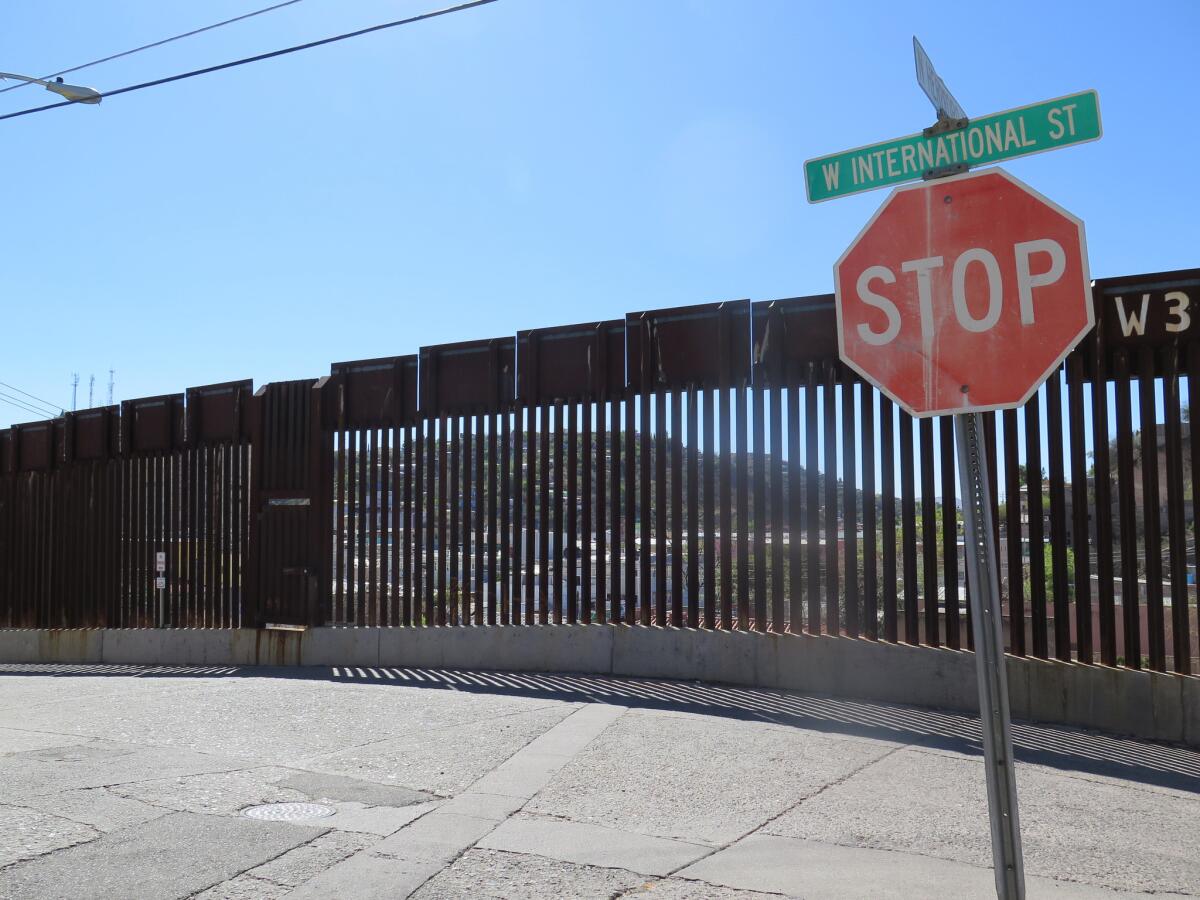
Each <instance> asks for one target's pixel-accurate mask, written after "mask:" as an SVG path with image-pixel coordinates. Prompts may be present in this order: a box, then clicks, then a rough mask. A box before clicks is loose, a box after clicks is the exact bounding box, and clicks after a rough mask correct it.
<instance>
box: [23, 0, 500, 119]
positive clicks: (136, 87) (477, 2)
mask: <svg viewBox="0 0 1200 900" xmlns="http://www.w3.org/2000/svg"><path fill="white" fill-rule="evenodd" d="M495 2H496V0H471V2H470V3H460V4H459V5H458V6H448V7H446V8H444V9H435V10H432V11H431V12H427V13H421V14H420V15H416V16H409V17H408V18H407V19H397V20H396V21H394V22H384V23H383V24H382V25H372V26H371V27H369V28H360V29H359V30H358V31H349V32H347V33H345V34H338V35H334V36H333V37H327V38H322V39H321V40H319V41H309V42H308V43H307V44H297V45H296V46H294V47H285V48H284V49H282V50H272V51H271V52H270V53H260V54H259V55H258V56H248V57H246V58H245V59H235V60H233V61H232V62H227V63H221V64H220V65H216V66H208V67H206V68H203V69H193V70H192V71H191V72H181V73H180V74H178V75H168V76H167V77H166V78H156V79H154V80H153V81H144V82H142V83H141V84H131V85H129V86H128V87H123V88H117V89H116V90H112V91H102V92H100V97H101V98H104V97H115V96H117V95H118V94H128V93H130V92H131V91H140V90H143V89H145V88H150V87H157V86H158V85H160V84H169V83H170V82H172V81H182V80H183V79H185V78H194V77H195V76H197V75H207V74H209V73H210V72H219V71H221V70H222V69H232V68H233V67H234V66H244V65H246V64H247V63H253V62H261V61H263V60H265V59H274V58H275V57H277V56H285V55H287V54H289V53H296V52H299V51H300V50H311V49H312V48H313V47H321V46H324V45H325V44H332V43H335V42H337V41H344V40H348V39H349V38H353V37H359V36H361V35H364V34H371V33H372V32H375V31H383V30H384V29H385V28H395V27H397V26H398V25H411V24H412V23H413V22H421V21H423V20H425V19H433V18H436V17H437V16H445V15H448V14H450V13H454V12H461V11H463V10H466V9H472V8H474V7H476V6H485V5H487V4H488V3H495ZM74 104H75V101H73V100H63V101H62V102H60V103H48V104H46V105H45V106H34V107H31V108H30V109H22V110H18V111H17V112H11V113H7V114H6V115H3V116H0V121H3V120H4V119H15V118H17V117H18V116H27V115H29V114H30V113H37V112H45V111H46V110H48V109H58V108H59V107H60V106H73V105H74Z"/></svg>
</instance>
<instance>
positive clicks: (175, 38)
mask: <svg viewBox="0 0 1200 900" xmlns="http://www.w3.org/2000/svg"><path fill="white" fill-rule="evenodd" d="M299 2H300V0H286V2H285V3H276V4H275V5H274V6H267V7H264V8H263V9H256V10H255V11H254V12H248V13H246V14H245V15H241V16H234V17H233V18H232V19H226V20H225V21H223V22H214V23H213V24H212V25H205V26H204V27H203V28H194V29H192V30H191V31H185V32H184V33H183V34H176V35H174V36H172V37H169V38H163V39H162V40H161V41H155V42H154V43H152V44H143V45H142V46H141V47H134V48H133V49H132V50H123V51H122V52H120V53H114V54H113V55H112V56H105V57H103V58H101V59H93V60H92V61H91V62H85V63H83V64H82V65H79V66H72V67H71V68H69V69H61V70H59V71H58V72H51V73H50V74H49V75H46V76H45V77H44V78H43V79H42V80H43V81H49V80H50V79H51V78H56V77H57V76H59V75H66V74H68V73H69V72H78V71H79V70H80V69H87V68H90V67H91V66H98V65H100V63H106V62H112V61H113V60H114V59H120V58H121V57H123V56H132V55H133V54H134V53H141V52H142V51H143V50H150V49H153V48H154V47H161V46H162V45H163V44H169V43H171V42H172V41H178V40H182V39H183V38H187V37H192V36H193V35H197V34H202V33H204V32H205V31H212V30H213V29H214V28H220V27H221V26H222V25H232V24H233V23H234V22H240V21H242V20H243V19H250V18H253V17H254V16H261V15H262V14H263V13H269V12H272V11H273V10H276V9H281V8H282V7H285V6H291V5H293V4H295V3H299ZM30 84H31V82H28V81H22V82H21V83H20V84H14V85H10V86H9V87H6V88H0V94H3V93H4V92H5V91H15V90H16V89H17V88H22V87H28V86H29V85H30Z"/></svg>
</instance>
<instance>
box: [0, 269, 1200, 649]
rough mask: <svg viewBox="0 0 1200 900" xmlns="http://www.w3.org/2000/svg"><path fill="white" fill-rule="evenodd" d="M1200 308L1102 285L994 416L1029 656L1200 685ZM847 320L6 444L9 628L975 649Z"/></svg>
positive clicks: (493, 354) (805, 304) (528, 358)
mask: <svg viewBox="0 0 1200 900" xmlns="http://www.w3.org/2000/svg"><path fill="white" fill-rule="evenodd" d="M1198 291H1200V269H1188V270H1180V271H1176V272H1167V273H1155V274H1149V275H1136V276H1127V277H1123V278H1114V279H1100V280H1098V281H1097V282H1096V283H1095V288H1094V302H1095V304H1096V306H1097V321H1098V326H1097V330H1096V332H1095V334H1094V335H1093V336H1092V337H1090V338H1089V339H1088V340H1087V341H1085V342H1084V344H1083V345H1081V347H1080V348H1079V349H1078V350H1077V351H1076V352H1075V353H1074V354H1072V356H1071V357H1070V358H1069V359H1068V362H1067V364H1066V369H1065V380H1061V381H1060V380H1059V379H1060V378H1062V376H1061V375H1060V376H1058V377H1057V378H1056V379H1055V380H1053V381H1052V382H1051V383H1049V384H1048V385H1047V386H1046V387H1044V388H1043V389H1042V390H1041V391H1040V392H1039V393H1038V394H1037V395H1035V396H1034V397H1033V398H1032V399H1031V400H1030V401H1029V403H1028V404H1027V406H1026V407H1025V408H1024V409H1023V410H1018V411H1011V412H1006V413H1004V414H1002V415H999V416H995V415H990V416H988V417H987V421H986V422H985V441H986V444H987V452H988V454H989V457H990V461H991V462H992V463H993V465H992V466H991V467H990V468H991V471H992V473H993V475H994V477H995V479H996V481H995V483H994V484H993V485H992V487H993V497H994V498H995V500H996V501H997V503H1003V510H1002V512H1003V514H1002V516H1001V518H1000V520H999V521H1000V523H1001V528H999V529H998V539H999V540H1000V541H1001V546H1000V559H1001V563H1002V568H1003V572H1004V578H1003V593H1004V597H1003V600H1004V611H1005V614H1006V616H1007V617H1008V622H1007V633H1008V635H1009V643H1010V647H1009V649H1010V650H1011V651H1013V652H1016V653H1031V654H1033V655H1036V656H1048V655H1050V654H1054V655H1055V656H1056V657H1058V658H1060V659H1078V660H1079V661H1081V662H1092V661H1093V660H1095V661H1098V662H1102V663H1105V664H1108V665H1113V664H1118V663H1123V664H1124V665H1127V666H1133V667H1137V666H1140V665H1142V664H1143V658H1144V660H1145V664H1146V665H1149V666H1151V667H1153V668H1156V669H1162V670H1170V671H1180V672H1186V671H1189V670H1194V667H1195V664H1196V663H1195V658H1196V653H1197V650H1198V649H1200V648H1198V647H1197V644H1198V640H1197V636H1196V634H1195V627H1196V619H1197V615H1196V587H1195V583H1194V580H1192V578H1191V576H1193V575H1194V573H1195V570H1196V563H1195V558H1194V554H1193V553H1192V551H1191V549H1190V532H1191V530H1192V528H1193V523H1194V510H1195V504H1196V497H1197V493H1198V490H1200V489H1198V488H1197V483H1196V480H1195V479H1194V478H1193V480H1192V482H1191V488H1190V490H1189V489H1188V487H1187V484H1188V482H1187V478H1188V477H1190V476H1193V475H1194V473H1195V472H1196V471H1197V469H1198V468H1200V463H1198V460H1200V453H1198V452H1197V450H1196V448H1195V442H1194V441H1193V440H1192V437H1193V435H1194V434H1195V433H1196V432H1197V429H1198V426H1197V424H1196V421H1195V419H1194V418H1188V419H1185V416H1184V411H1185V402H1186V399H1185V398H1190V396H1191V391H1190V388H1191V387H1192V385H1193V384H1194V383H1196V382H1197V380H1198V379H1200V350H1198V349H1197V348H1200V340H1198V339H1197V335H1198V334H1200V333H1197V332H1195V331H1194V330H1193V315H1192V314H1193V313H1194V312H1200V308H1196V307H1195V305H1196V304H1197V303H1200V293H1198ZM1118 297H1119V298H1122V300H1121V302H1120V304H1118V302H1117V299H1116V298H1118ZM1143 304H1144V306H1145V313H1144V314H1143ZM1131 317H1132V318H1131ZM835 326H836V321H835V315H834V307H833V298H832V296H831V295H818V296H811V297H799V298H790V299H786V300H778V301H770V302H763V303H754V304H751V303H750V302H749V301H733V302H726V303H712V304H703V305H698V306H689V307H682V308H677V309H660V310H650V311H642V312H636V313H630V314H629V315H627V316H626V317H625V318H624V319H613V320H607V321H601V322H590V323H584V324H581V325H571V326H563V327H559V328H542V329H536V330H532V331H522V332H518V333H517V334H516V336H515V337H503V338H495V339H489V340H483V341H469V342H464V343H456V344H445V345H438V346H432V347H424V348H422V349H421V350H420V352H419V353H417V354H410V355H407V356H392V357H385V358H379V359H368V360H354V361H348V362H340V363H334V364H333V365H331V367H330V374H329V375H328V376H326V377H324V378H322V379H320V380H315V379H302V380H299V381H294V382H280V383H276V384H271V385H268V386H266V387H264V388H260V389H259V391H258V392H257V393H252V389H251V384H250V383H249V382H248V381H234V382H227V383H222V384H214V385H205V386H201V387H194V388H190V389H189V390H187V391H186V392H185V393H183V394H166V395H162V396H158V397H147V398H139V399H135V400H129V401H125V402H124V403H122V404H121V405H120V406H119V407H102V408H98V409H91V410H84V411H80V412H77V413H71V414H68V415H64V416H63V417H60V418H59V419H55V420H49V421H44V422H29V423H23V424H20V425H15V426H12V427H10V428H7V429H4V430H2V431H0V625H15V626H33V625H42V626H52V625H53V626H60V627H89V626H96V625H110V626H147V625H158V624H165V625H186V626H194V627H204V626H216V625H229V624H235V625H236V624H246V625H253V624H261V623H263V622H265V621H279V622H281V623H287V622H293V623H298V624H314V623H322V622H337V623H346V624H355V625H365V626H384V625H387V626H390V625H401V626H404V625H427V626H436V625H441V624H447V625H468V624H469V625H475V624H479V625H482V624H492V623H496V624H526V623H533V622H545V623H551V622H555V623H557V622H565V623H571V622H576V623H578V622H589V621H606V620H617V621H624V622H627V623H629V624H632V625H639V624H650V623H653V624H656V625H667V626H675V627H680V626H690V627H699V628H723V629H731V628H741V629H745V628H754V629H761V630H775V631H782V630H788V629H790V630H792V631H809V632H814V633H820V632H830V633H840V632H844V633H846V634H850V635H861V636H863V637H865V638H868V639H884V640H890V641H896V640H901V639H903V640H905V641H910V642H913V643H941V642H944V643H945V644H947V645H948V646H950V647H959V646H962V645H963V644H964V643H965V644H967V646H969V645H970V631H969V623H967V622H964V621H963V617H962V615H961V611H960V609H961V608H960V599H959V598H960V592H961V589H962V582H961V579H962V571H961V568H962V567H961V565H960V563H959V554H960V552H961V551H960V550H959V548H958V543H957V541H958V535H957V527H956V523H955V521H954V520H955V510H956V508H957V505H956V502H955V492H954V471H953V468H954V467H953V453H952V447H951V439H950V434H951V432H950V429H949V428H948V427H946V423H937V424H932V425H931V424H928V423H922V424H920V426H919V430H917V428H916V427H915V426H914V424H913V422H912V420H911V419H909V418H908V417H907V416H903V415H900V416H898V415H897V411H896V408H895V407H894V406H893V404H892V403H891V402H890V401H888V400H886V399H885V398H882V397H880V395H879V394H878V393H877V392H876V391H875V390H874V389H872V388H871V387H870V386H869V385H865V384H861V383H860V382H858V381H857V379H855V378H853V377H851V375H850V374H849V373H847V372H846V371H845V370H844V369H843V367H841V366H840V364H838V362H837V346H836V327H835ZM1197 327H1200V326H1197ZM1184 379H1186V380H1187V382H1188V384H1187V393H1186V394H1185V393H1184V389H1185V388H1184V385H1183V384H1181V382H1182V381H1183V380H1184ZM1089 423H1090V424H1089ZM1151 424H1153V426H1154V427H1152V428H1151V427H1149V426H1150V425H1151ZM914 432H916V433H914ZM914 438H917V439H918V440H917V441H916V442H915V443H914ZM996 463H999V465H996ZM1043 469H1044V470H1045V474H1043ZM939 516H940V521H939ZM1047 548H1049V549H1047ZM159 552H165V553H166V554H167V571H166V573H165V576H166V578H167V582H166V583H167V586H166V588H165V590H164V592H163V594H162V596H161V597H160V596H159V595H158V593H157V592H156V590H155V588H154V583H153V579H154V577H155V575H156V574H157V573H156V572H155V568H156V566H155V563H156V559H155V554H156V553H159ZM1072 573H1073V577H1072ZM1189 582H1191V583H1189ZM160 601H161V602H160ZM964 629H967V630H966V633H965V634H964Z"/></svg>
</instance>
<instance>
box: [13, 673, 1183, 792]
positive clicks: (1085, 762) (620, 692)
mask: <svg viewBox="0 0 1200 900" xmlns="http://www.w3.org/2000/svg"><path fill="white" fill-rule="evenodd" d="M0 676H57V677H96V676H110V677H112V676H116V677H137V678H172V677H176V678H289V679H298V680H311V681H331V682H336V683H345V684H355V685H379V686H383V685H392V686H401V687H408V688H422V689H437V690H456V691H466V692H471V693H482V694H489V693H490V694H506V695H510V696H523V697H537V698H544V699H553V700H562V701H566V702H595V703H610V704H615V705H620V706H628V707H633V708H643V709H656V710H665V711H678V712H687V713H697V714H701V715H715V716H722V717H726V718H737V719H745V720H750V721H759V722H769V723H773V724H776V725H786V726H791V727H796V728H804V729H808V730H813V731H821V732H826V733H832V734H848V735H855V736H861V737H870V738H877V739H883V740H894V741H901V742H906V743H915V744H920V745H921V746H923V747H932V748H936V749H944V750H951V751H956V752H960V753H972V754H978V755H982V753H983V751H982V745H981V736H980V724H979V717H978V716H974V715H968V714H964V713H957V712H949V711H944V710H933V709H926V708H923V707H916V706H903V705H898V704H886V703H873V702H867V701H862V700H851V699H844V698H838V697H828V696H821V695H814V694H799V693H789V692H786V691H777V690H768V689H765V688H755V687H737V686H732V685H717V684H706V683H701V682H693V681H660V680H656V679H651V678H617V677H610V676H592V675H571V674H551V673H526V672H492V671H475V670H461V669H429V668H409V667H395V666H387V667H383V666H372V667H366V666H304V667H294V668H277V667H270V666H145V665H119V664H107V663H105V664H99V663H97V664H64V663H52V664H4V665H0ZM1013 744H1014V751H1015V755H1016V758H1017V759H1018V760H1020V761H1021V762H1025V763H1033V764H1037V765H1043V766H1049V767H1052V768H1056V769H1062V770H1067V771H1073V772H1082V773H1087V774H1093V775H1102V776H1107V777H1111V778H1119V779H1124V780H1128V781H1136V782H1140V783H1143V784H1151V785H1156V786H1159V787H1166V788H1172V789H1175V790H1181V791H1189V792H1192V793H1197V794H1200V752H1198V751H1195V750H1191V749H1188V748H1186V747H1181V746H1176V745H1171V744H1161V743H1154V742H1150V741H1144V740H1138V739H1134V738H1124V737H1118V736H1114V735H1108V734H1102V733H1098V732H1093V731H1082V730H1078V729H1072V728H1064V727H1061V726H1051V725H1038V724H1034V723H1028V722H1014V723H1013Z"/></svg>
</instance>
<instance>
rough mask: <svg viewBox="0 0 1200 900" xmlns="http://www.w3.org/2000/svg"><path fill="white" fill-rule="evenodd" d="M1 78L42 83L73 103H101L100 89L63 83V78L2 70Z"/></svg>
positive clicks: (49, 89)
mask: <svg viewBox="0 0 1200 900" xmlns="http://www.w3.org/2000/svg"><path fill="white" fill-rule="evenodd" d="M0 78H11V79H13V80H14V81H27V82H29V83H30V84H40V85H41V86H42V87H44V88H45V89H46V90H48V91H53V92H54V93H56V94H58V95H59V96H61V97H66V98H67V99H68V100H70V101H71V102H73V103H99V102H100V101H101V99H103V98H102V96H101V94H100V92H99V91H96V90H92V88H90V87H80V86H79V85H77V84H63V80H62V79H61V78H56V79H54V80H53V81H46V80H45V79H44V78H30V77H29V76H28V75H12V74H10V73H8V72H0Z"/></svg>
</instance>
